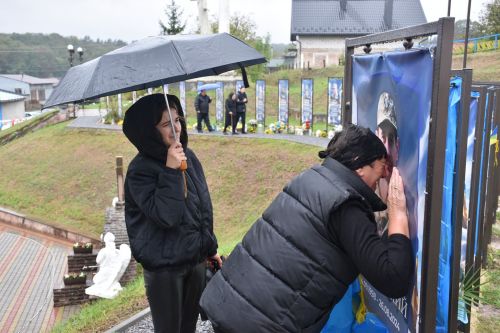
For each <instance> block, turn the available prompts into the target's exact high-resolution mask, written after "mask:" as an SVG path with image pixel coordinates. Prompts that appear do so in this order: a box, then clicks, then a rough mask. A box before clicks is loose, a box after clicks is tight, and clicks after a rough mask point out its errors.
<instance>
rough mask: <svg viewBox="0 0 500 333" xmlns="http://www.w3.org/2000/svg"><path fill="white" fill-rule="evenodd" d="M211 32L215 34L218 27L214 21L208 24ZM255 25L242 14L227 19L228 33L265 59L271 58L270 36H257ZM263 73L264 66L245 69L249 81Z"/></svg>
mask: <svg viewBox="0 0 500 333" xmlns="http://www.w3.org/2000/svg"><path fill="white" fill-rule="evenodd" d="M210 26H211V28H212V32H214V33H217V32H218V31H219V27H218V24H217V21H216V19H215V20H212V22H211V24H210ZM256 29H257V25H256V24H255V22H254V21H253V20H252V19H251V18H250V17H248V16H246V15H243V14H238V13H237V14H235V15H233V16H231V18H230V19H229V33H230V34H231V35H233V36H234V37H236V38H238V39H239V40H241V41H243V42H245V43H247V44H248V45H250V46H251V47H253V48H255V49H256V50H257V51H259V52H260V53H262V55H264V56H265V57H266V58H270V57H271V35H269V34H267V35H266V36H264V37H260V36H257V33H256ZM264 72H265V65H263V64H260V65H254V66H250V67H248V68H247V74H248V76H249V77H250V79H251V80H253V81H255V80H256V79H258V78H259V77H260V75H262V74H263V73H264Z"/></svg>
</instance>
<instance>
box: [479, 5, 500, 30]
mask: <svg viewBox="0 0 500 333" xmlns="http://www.w3.org/2000/svg"><path fill="white" fill-rule="evenodd" d="M479 21H480V22H481V24H482V25H483V26H484V28H485V32H486V33H487V34H498V33H500V0H492V1H491V2H490V3H488V4H486V8H484V9H483V10H482V11H481V17H480V18H479Z"/></svg>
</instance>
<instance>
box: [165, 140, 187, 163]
mask: <svg viewBox="0 0 500 333" xmlns="http://www.w3.org/2000/svg"><path fill="white" fill-rule="evenodd" d="M186 160H187V158H186V154H185V153H184V150H183V149H182V145H181V144H180V143H179V142H176V143H175V144H173V145H171V146H170V147H169V148H168V153H167V164H166V166H167V167H168V168H171V169H179V168H180V167H181V162H182V161H186Z"/></svg>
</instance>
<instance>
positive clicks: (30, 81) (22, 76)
mask: <svg viewBox="0 0 500 333" xmlns="http://www.w3.org/2000/svg"><path fill="white" fill-rule="evenodd" d="M0 76H3V77H6V78H9V79H12V80H17V81H21V82H25V83H28V84H52V85H55V84H57V83H59V80H58V79H56V78H54V77H49V78H44V79H42V78H38V77H34V76H31V75H26V74H0Z"/></svg>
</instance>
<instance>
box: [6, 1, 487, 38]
mask: <svg viewBox="0 0 500 333" xmlns="http://www.w3.org/2000/svg"><path fill="white" fill-rule="evenodd" d="M207 1H208V8H209V13H210V15H209V16H210V17H212V16H215V15H217V12H218V10H219V1H218V0H207ZM395 1H398V0H395ZM491 1H492V0H472V8H471V18H472V19H473V20H477V19H478V17H479V13H480V11H481V10H482V8H483V7H484V3H487V2H491ZM176 2H177V4H179V5H180V6H181V7H182V8H183V9H184V19H185V20H186V21H187V32H192V31H194V30H195V29H196V15H197V6H196V1H192V0H177V1H176ZM229 2H230V12H231V14H234V13H240V14H245V15H248V16H249V17H251V18H252V19H253V20H254V21H255V23H256V24H257V34H258V35H260V36H263V35H265V34H266V33H270V34H271V41H272V42H273V43H288V42H289V41H290V20H291V18H290V16H291V3H292V1H291V0H229ZM167 3H170V0H142V1H140V0H10V1H9V0H1V1H0V33H12V32H17V33H25V32H34V33H53V32H55V33H58V34H60V35H63V36H77V37H84V36H90V37H91V38H92V39H97V38H100V39H108V38H111V39H121V40H123V41H126V42H130V41H132V40H137V39H140V38H143V37H147V36H152V35H157V34H159V31H160V29H159V25H158V21H159V20H160V19H162V20H164V21H165V20H166V16H165V14H164V11H165V9H166V5H167ZM421 3H422V7H423V8H424V12H425V15H426V17H427V21H428V22H431V21H435V20H437V19H438V18H439V17H443V16H446V14H447V6H448V0H421ZM451 16H454V17H455V18H456V19H465V18H466V16H467V0H452V10H451Z"/></svg>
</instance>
